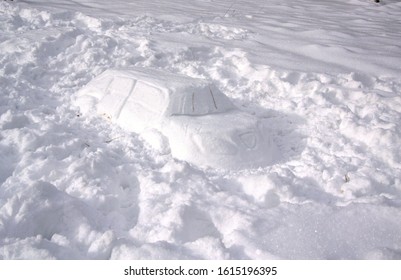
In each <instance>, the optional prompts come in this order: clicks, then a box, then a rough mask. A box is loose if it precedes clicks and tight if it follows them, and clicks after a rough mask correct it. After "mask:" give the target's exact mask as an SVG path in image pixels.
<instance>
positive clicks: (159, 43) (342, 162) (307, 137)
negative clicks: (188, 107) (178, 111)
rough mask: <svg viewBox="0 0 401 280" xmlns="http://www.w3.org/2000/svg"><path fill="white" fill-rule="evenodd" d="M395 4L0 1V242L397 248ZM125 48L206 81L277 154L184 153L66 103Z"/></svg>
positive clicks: (183, 254)
mask: <svg viewBox="0 0 401 280" xmlns="http://www.w3.org/2000/svg"><path fill="white" fill-rule="evenodd" d="M400 10H401V2H399V1H395V0H382V1H381V3H380V4H376V3H373V1H368V0H321V1H315V0H287V1H282V0H272V1H262V0H254V1H245V0H237V1H235V0H233V1H225V0H191V1H184V0H170V1H154V0H146V1H145V0H138V1H130V2H128V1H122V0H116V1H106V0H98V1H92V0H81V1H72V0H59V1H40V0H30V1H18V0H16V1H13V2H10V1H1V2H0V258H3V259H277V258H278V259H401V181H400V178H401V148H400V147H401V141H400V140H401V139H400V136H401V128H400V126H401V121H400V120H401V75H400V74H401V21H400V19H399V14H400ZM131 66H136V67H151V68H155V69H161V70H163V71H169V72H172V73H177V74H183V75H187V76H190V77H194V78H202V79H207V80H209V81H212V82H213V84H214V85H215V86H216V87H217V88H219V89H220V90H221V91H222V92H224V93H225V94H226V95H227V96H228V97H229V98H230V100H231V101H232V102H233V103H234V104H235V106H237V107H238V108H240V109H241V110H244V111H245V112H247V113H249V114H253V115H255V116H257V117H258V118H261V119H265V122H266V125H267V127H266V129H267V130H269V131H270V133H271V134H272V136H273V139H274V142H275V143H276V144H277V153H278V155H279V156H278V158H277V160H276V161H275V162H273V163H272V164H270V165H268V166H265V167H262V168H255V169H242V170H223V169H214V168H200V167H197V166H196V165H192V164H190V163H187V162H186V161H181V160H177V159H174V158H173V157H172V155H171V152H170V151H169V150H168V148H167V147H166V146H165V144H164V143H163V141H160V139H159V138H158V137H157V136H155V135H154V134H152V132H149V133H148V134H147V135H145V136H141V135H139V134H136V133H135V132H129V131H128V130H125V129H123V128H121V127H120V126H117V125H116V124H114V123H112V122H108V121H105V119H104V118H102V117H98V116H96V115H95V114H93V115H89V116H88V115H85V116H83V115H81V113H80V111H79V109H78V107H76V106H75V105H74V104H73V102H72V101H73V96H74V95H75V94H76V93H77V92H78V91H79V90H80V89H81V88H82V87H84V86H85V85H86V84H87V83H88V82H89V81H91V80H92V79H93V78H94V77H96V76H97V75H99V74H100V73H102V72H103V71H105V70H107V69H111V68H120V67H131ZM151 141H153V142H154V145H149V142H151ZM157 145H158V146H159V149H155V148H154V146H157Z"/></svg>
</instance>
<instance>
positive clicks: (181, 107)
mask: <svg viewBox="0 0 401 280" xmlns="http://www.w3.org/2000/svg"><path fill="white" fill-rule="evenodd" d="M75 103H76V104H77V105H78V106H79V107H80V109H81V111H83V112H84V113H86V115H89V114H98V115H101V116H104V117H106V118H107V119H109V120H111V121H114V122H115V123H117V124H119V125H120V126H121V127H123V128H125V129H126V130H128V131H133V132H136V133H139V134H141V133H143V132H147V131H148V130H151V131H152V134H153V135H155V137H152V138H151V141H149V143H150V144H151V145H152V144H153V143H154V140H153V139H154V138H156V137H157V136H156V135H157V133H158V132H159V133H161V134H160V135H159V138H160V139H161V140H160V141H156V143H160V142H163V139H164V138H166V137H167V138H166V139H165V140H164V142H166V144H164V145H162V146H163V147H167V148H168V146H169V147H170V148H171V155H172V156H173V157H175V158H177V159H180V160H184V161H187V162H189V163H193V164H195V165H198V166H199V167H205V166H209V167H215V168H226V169H240V168H245V167H248V168H249V167H252V166H253V167H255V166H258V167H260V166H263V165H267V164H271V163H272V162H273V160H274V158H275V153H276V146H275V145H274V143H273V141H272V139H271V137H270V135H269V134H268V133H267V130H266V129H265V128H264V126H263V124H262V123H261V122H260V120H259V119H257V118H256V117H255V116H252V115H250V114H247V113H245V112H241V111H239V110H238V109H237V108H236V107H235V106H234V105H233V104H232V103H231V102H230V100H229V99H228V98H227V97H226V96H225V95H224V94H223V93H222V92H220V91H219V90H218V89H217V88H216V87H214V86H213V84H208V83H207V81H206V80H202V79H194V78H189V77H186V76H182V75H177V74H172V73H169V72H163V71H160V70H154V69H151V68H126V69H115V70H106V71H105V72H104V73H102V74H101V75H100V76H99V77H96V78H95V79H94V80H93V81H91V82H90V83H89V84H88V85H86V86H85V87H83V88H82V89H81V90H80V91H79V92H78V93H77V97H76V102H75ZM144 139H145V140H148V138H146V137H145V138H144ZM167 142H168V143H167ZM159 146H160V145H159V144H156V147H159Z"/></svg>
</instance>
